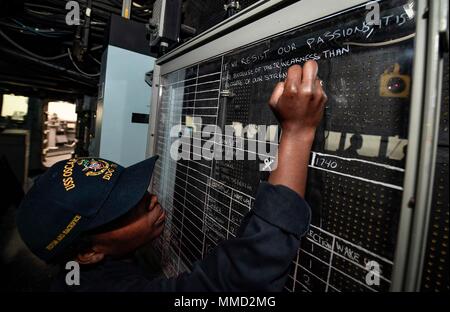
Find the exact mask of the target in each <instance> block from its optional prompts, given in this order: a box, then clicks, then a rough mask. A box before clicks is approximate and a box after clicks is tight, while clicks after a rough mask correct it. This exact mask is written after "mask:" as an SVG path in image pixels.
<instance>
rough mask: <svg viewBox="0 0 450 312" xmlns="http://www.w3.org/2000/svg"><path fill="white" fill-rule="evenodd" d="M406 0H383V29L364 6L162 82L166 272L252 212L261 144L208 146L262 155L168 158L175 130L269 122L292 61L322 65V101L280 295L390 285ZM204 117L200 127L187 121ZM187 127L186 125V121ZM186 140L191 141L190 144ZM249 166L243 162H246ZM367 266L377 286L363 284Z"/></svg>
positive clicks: (404, 101)
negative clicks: (299, 227) (271, 102)
mask: <svg viewBox="0 0 450 312" xmlns="http://www.w3.org/2000/svg"><path fill="white" fill-rule="evenodd" d="M405 4H406V1H383V2H381V13H382V14H381V17H382V25H381V26H380V27H378V26H377V27H370V26H368V25H367V24H366V23H365V16H366V13H367V11H366V9H365V8H364V7H360V8H357V9H354V10H351V11H348V12H344V13H342V14H338V15H335V16H332V17H329V18H327V19H324V20H321V21H318V22H316V23H312V24H310V25H306V26H303V27H301V28H298V29H295V30H292V31H290V32H287V33H284V34H280V35H278V36H275V37H274V38H268V39H266V40H264V41H262V42H259V43H256V44H252V45H249V46H247V47H244V48H240V49H238V50H235V51H230V52H229V53H226V54H225V55H222V56H218V57H215V58H212V59H210V60H208V61H205V62H201V63H199V64H195V65H193V66H191V67H189V68H184V69H180V70H178V71H175V72H172V73H169V74H167V75H165V76H162V77H161V78H162V86H161V90H160V94H161V99H160V103H159V107H160V114H159V116H158V120H159V122H160V124H159V125H158V130H157V144H156V153H157V154H159V155H161V156H162V157H161V161H160V163H159V164H158V165H157V168H156V171H155V175H154V185H153V191H154V192H155V193H157V194H158V195H159V197H160V200H161V204H162V205H163V206H164V207H165V208H166V209H167V210H168V212H169V213H168V222H167V226H166V230H165V233H164V238H163V240H162V244H161V246H162V248H163V254H164V256H165V260H166V261H167V267H166V272H167V273H168V275H174V274H177V273H179V272H181V271H184V270H189V269H190V268H191V267H192V264H193V262H194V261H195V260H197V259H201V258H202V257H204V256H205V254H206V253H207V252H208V251H209V250H210V249H211V248H214V247H215V246H216V245H217V244H218V243H219V242H220V241H222V240H223V239H227V238H231V237H234V236H235V233H236V230H237V228H238V226H239V223H240V220H241V219H242V217H243V215H245V213H246V212H248V211H249V210H250V209H251V208H252V205H253V201H254V196H255V193H256V189H257V186H258V183H259V181H260V180H266V179H267V177H268V172H263V171H260V170H259V169H260V165H261V164H264V160H267V159H269V160H270V159H272V158H273V155H271V154H270V153H268V152H267V151H269V147H270V146H273V145H275V146H276V145H277V144H278V137H276V138H275V140H274V141H270V140H267V139H260V138H257V137H255V136H253V135H250V134H249V133H247V134H246V136H245V139H244V145H243V146H241V145H237V143H236V141H235V139H236V138H235V137H227V136H221V140H219V141H217V140H215V141H213V142H212V144H213V146H219V147H225V148H226V147H227V145H228V147H231V149H232V150H233V155H236V153H238V152H239V151H242V150H243V151H244V152H245V154H246V156H247V157H248V156H249V155H250V154H251V153H252V152H251V151H249V146H250V144H252V142H255V141H256V142H257V143H262V144H263V145H264V146H265V147H266V148H267V149H266V150H265V151H263V152H261V151H258V153H257V155H253V156H257V159H256V160H217V159H215V160H206V159H195V158H194V157H195V156H199V153H201V151H200V150H191V151H190V153H189V154H190V156H191V158H190V160H179V161H175V160H173V159H172V158H171V155H170V149H171V146H172V144H173V143H174V142H175V141H176V140H178V139H179V138H178V137H176V134H177V131H174V132H173V134H175V136H174V135H172V137H171V135H170V131H171V129H172V127H173V126H175V125H179V124H181V125H184V126H187V128H189V129H190V130H189V131H190V132H191V134H192V136H193V139H191V140H190V141H189V142H190V143H195V141H200V142H202V144H203V143H206V142H207V141H208V140H210V139H211V137H206V138H201V137H198V136H196V135H199V134H200V130H201V128H202V127H204V126H206V125H216V126H220V127H222V128H223V127H224V126H225V125H230V124H234V125H235V126H236V125H240V126H242V127H243V128H245V127H246V126H249V125H266V126H275V127H276V126H277V121H276V119H275V117H274V116H273V114H272V112H271V111H270V109H269V107H268V106H267V101H268V99H269V97H270V94H271V92H272V89H273V87H274V85H275V83H276V82H277V81H280V80H283V79H284V78H285V76H286V71H287V68H288V67H289V66H290V65H292V64H297V63H298V64H303V63H304V62H305V61H306V60H308V59H316V60H317V61H318V63H319V68H320V69H319V76H320V78H321V79H322V80H323V81H324V87H325V90H326V92H327V95H328V97H329V101H328V103H327V106H326V110H325V116H324V120H323V122H322V124H321V126H320V129H318V131H317V135H316V140H315V142H314V146H313V152H312V153H311V161H310V164H309V167H310V170H309V173H308V189H307V195H306V199H307V201H308V202H309V203H310V205H311V207H312V209H313V220H312V225H311V228H310V231H309V232H308V234H307V235H306V237H304V239H303V240H302V243H301V246H302V247H301V249H300V250H299V252H298V255H297V257H296V259H294V261H293V263H292V268H291V270H290V274H289V278H288V282H287V284H286V287H285V289H286V290H288V291H386V290H388V289H389V287H390V283H391V280H390V278H391V271H392V265H393V256H394V251H395V248H396V246H395V243H396V235H397V226H398V220H399V209H400V204H401V198H402V189H403V178H404V165H405V155H406V152H407V144H408V138H407V130H408V125H409V122H408V116H409V103H410V87H411V86H410V81H411V73H412V58H413V49H414V40H413V33H414V26H415V19H414V17H413V16H412V15H408V13H407V10H406V7H404V5H405ZM196 117H197V118H198V117H201V118H202V120H201V125H200V124H199V122H198V121H195V118H196ZM193 120H194V121H193ZM186 144H188V142H186ZM246 159H248V158H246ZM373 264H375V265H376V266H377V267H378V268H379V269H380V270H381V274H380V280H379V283H371V282H367V276H368V275H370V274H371V273H373V268H374V267H373Z"/></svg>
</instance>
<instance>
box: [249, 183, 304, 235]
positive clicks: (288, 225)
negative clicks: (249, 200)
mask: <svg viewBox="0 0 450 312" xmlns="http://www.w3.org/2000/svg"><path fill="white" fill-rule="evenodd" d="M253 213H254V214H256V215H257V216H259V217H260V218H262V219H264V220H265V221H266V222H268V223H270V224H272V225H275V226H277V227H279V228H281V229H282V230H284V231H286V232H289V233H291V234H293V235H295V236H297V238H300V237H302V236H303V235H305V234H306V232H307V231H308V229H309V224H310V222H311V208H310V207H309V205H308V204H307V203H306V201H305V200H304V199H303V198H302V197H300V195H298V194H297V193H296V192H294V191H293V190H291V189H290V188H289V187H287V186H284V185H272V184H270V183H267V182H261V183H260V185H259V188H258V193H257V195H256V199H255V206H254V208H253Z"/></svg>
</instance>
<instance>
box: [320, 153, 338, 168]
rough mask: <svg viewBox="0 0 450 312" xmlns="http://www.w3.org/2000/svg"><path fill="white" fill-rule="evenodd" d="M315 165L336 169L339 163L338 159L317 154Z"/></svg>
mask: <svg viewBox="0 0 450 312" xmlns="http://www.w3.org/2000/svg"><path fill="white" fill-rule="evenodd" d="M314 166H317V167H321V168H327V169H336V168H337V166H338V164H337V162H336V161H334V160H331V159H329V158H325V157H320V156H317V157H316V159H315V162H314Z"/></svg>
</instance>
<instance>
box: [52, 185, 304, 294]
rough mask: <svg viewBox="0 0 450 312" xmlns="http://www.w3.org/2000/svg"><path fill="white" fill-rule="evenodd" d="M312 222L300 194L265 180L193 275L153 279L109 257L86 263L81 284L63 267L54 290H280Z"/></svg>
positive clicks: (126, 261) (195, 265)
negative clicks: (68, 278) (233, 230)
mask: <svg viewBox="0 0 450 312" xmlns="http://www.w3.org/2000/svg"><path fill="white" fill-rule="evenodd" d="M310 221H311V209H310V207H309V206H308V204H307V203H306V202H305V201H304V200H303V199H302V198H301V197H300V196H299V195H298V194H297V193H295V192H294V191H293V190H291V189H290V188H288V187H285V186H282V185H276V186H274V185H271V184H269V183H266V182H262V183H261V184H260V186H259V189H258V193H257V195H256V200H255V205H254V207H253V209H252V210H251V211H250V212H249V213H248V214H247V215H246V216H245V217H244V219H243V220H242V223H241V226H240V228H239V231H238V233H237V236H236V238H233V239H230V240H226V241H223V242H222V243H220V244H219V245H218V246H217V247H216V248H215V249H213V250H212V251H211V252H210V253H209V254H208V255H207V256H206V257H205V258H204V259H203V260H200V261H197V262H196V263H194V265H193V268H192V271H191V272H190V273H182V274H180V275H179V276H177V277H173V278H155V279H148V278H147V277H145V275H144V273H143V271H141V269H140V268H139V266H138V265H136V264H135V262H133V261H130V260H113V259H105V260H104V261H102V262H101V263H99V264H96V265H93V266H92V265H91V266H89V267H85V266H81V272H80V285H79V286H67V285H66V283H65V273H67V272H64V270H63V271H62V272H61V275H60V276H59V277H58V278H57V279H56V280H55V282H54V284H53V286H52V290H54V291H150V292H152V291H162V292H171V291H180V292H193V291H199V292H201V291H281V290H282V289H283V286H284V284H285V282H286V279H287V274H288V270H289V266H290V264H291V262H292V260H293V259H294V257H295V255H296V253H297V250H298V248H299V246H300V238H301V236H303V235H304V234H305V233H306V231H307V230H308V227H309V224H310Z"/></svg>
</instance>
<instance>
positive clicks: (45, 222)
mask: <svg viewBox="0 0 450 312" xmlns="http://www.w3.org/2000/svg"><path fill="white" fill-rule="evenodd" d="M157 159H158V156H153V157H151V158H149V159H146V160H144V161H141V162H139V163H137V164H135V165H132V166H130V167H128V168H124V167H122V166H120V165H118V164H116V163H114V162H111V161H108V160H105V159H102V158H90V157H89V158H72V159H69V160H64V161H60V162H57V163H56V164H54V165H53V166H52V167H51V168H49V169H48V170H47V171H46V172H45V173H44V174H43V175H42V176H40V177H39V178H38V179H37V180H36V181H35V183H34V185H33V187H32V188H31V189H30V190H29V191H28V193H27V194H26V196H25V198H24V199H23V201H22V203H21V204H20V207H19V210H18V213H17V227H18V230H19V233H20V235H21V237H22V239H23V241H24V242H25V244H26V245H27V246H28V248H30V250H31V251H32V252H33V253H34V254H36V255H37V256H38V257H39V258H41V259H42V260H44V261H50V260H52V259H53V258H54V257H56V256H58V255H60V254H61V253H62V252H64V250H65V249H66V248H67V247H68V246H69V245H70V244H71V243H72V242H73V241H74V240H75V239H76V238H77V237H78V236H79V235H80V234H81V233H83V232H86V231H89V230H92V229H95V228H98V227H100V226H102V225H105V224H107V223H109V222H111V221H113V220H115V219H117V218H118V217H120V216H122V215H124V214H125V213H126V212H128V211H129V210H130V209H131V208H133V207H134V206H136V204H137V203H138V202H139V201H140V200H141V198H142V197H143V196H144V194H145V193H146V191H147V189H148V187H149V184H150V180H151V177H152V173H153V169H154V166H155V163H156V160H157Z"/></svg>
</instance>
